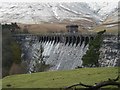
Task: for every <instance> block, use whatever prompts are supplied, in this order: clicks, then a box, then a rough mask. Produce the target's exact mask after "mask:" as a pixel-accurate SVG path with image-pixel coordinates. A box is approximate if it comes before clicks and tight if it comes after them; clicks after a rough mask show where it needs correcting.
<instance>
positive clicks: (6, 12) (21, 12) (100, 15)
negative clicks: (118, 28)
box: [0, 2, 118, 24]
mask: <svg viewBox="0 0 120 90" xmlns="http://www.w3.org/2000/svg"><path fill="white" fill-rule="evenodd" d="M117 4H118V3H117V2H112V3H111V2H99V3H98V2H91V3H86V2H71V3H62V2H61V3H25V2H23V3H22V2H17V3H15V2H14V3H13V2H11V3H9V2H1V3H0V23H10V22H18V23H29V24H31V23H41V22H51V23H52V22H62V21H65V20H69V21H75V20H82V21H86V22H90V23H91V22H92V23H96V24H99V23H101V22H103V21H105V20H106V19H107V17H109V18H110V16H112V18H115V17H117V13H113V12H116V10H117V9H118V5H117ZM112 14H115V15H112Z"/></svg>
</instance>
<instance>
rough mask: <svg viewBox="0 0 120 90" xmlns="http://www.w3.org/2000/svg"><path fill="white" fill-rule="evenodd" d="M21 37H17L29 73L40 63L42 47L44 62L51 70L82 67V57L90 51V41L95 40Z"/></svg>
mask: <svg viewBox="0 0 120 90" xmlns="http://www.w3.org/2000/svg"><path fill="white" fill-rule="evenodd" d="M21 37H22V36H21ZM21 37H20V38H18V37H17V38H18V40H17V41H19V42H20V44H21V48H22V58H23V62H24V63H27V71H29V72H30V71H33V69H34V66H35V65H36V64H37V63H38V62H37V60H38V58H39V56H40V52H39V51H40V46H42V48H43V53H42V56H43V57H44V58H43V60H44V61H45V63H46V64H49V65H51V67H50V68H49V70H51V71H52V70H69V69H75V68H77V67H78V66H79V67H81V66H82V56H83V55H84V54H85V53H86V51H87V49H88V43H89V39H93V37H92V38H88V37H83V36H76V37H75V36H66V37H63V36H59V37H55V36H50V37H45V36H41V37H38V36H37V38H36V37H32V36H24V37H22V38H21ZM36 62H37V63H36Z"/></svg>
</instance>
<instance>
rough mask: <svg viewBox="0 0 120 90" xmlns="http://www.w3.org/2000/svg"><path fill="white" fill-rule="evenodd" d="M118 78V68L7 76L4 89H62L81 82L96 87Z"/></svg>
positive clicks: (4, 80)
mask: <svg viewBox="0 0 120 90" xmlns="http://www.w3.org/2000/svg"><path fill="white" fill-rule="evenodd" d="M117 76H118V68H117V67H115V68H113V67H109V68H80V69H75V70H68V71H51V72H40V73H33V74H22V75H13V76H7V77H5V78H3V88H8V87H9V88H53V87H54V88H62V87H66V86H69V85H72V84H76V83H79V82H82V83H84V84H90V85H94V84H95V83H96V82H101V81H104V80H107V79H108V78H111V79H112V78H116V77H117ZM9 85H10V86H9Z"/></svg>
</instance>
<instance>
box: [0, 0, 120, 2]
mask: <svg viewBox="0 0 120 90" xmlns="http://www.w3.org/2000/svg"><path fill="white" fill-rule="evenodd" d="M118 1H120V0H0V2H118Z"/></svg>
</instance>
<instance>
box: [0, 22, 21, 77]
mask: <svg viewBox="0 0 120 90" xmlns="http://www.w3.org/2000/svg"><path fill="white" fill-rule="evenodd" d="M16 29H19V27H18V26H17V24H16V23H12V24H4V25H2V36H3V37H2V41H3V42H2V69H3V70H2V71H3V72H2V74H3V75H2V76H3V77H4V76H6V75H9V71H10V68H11V66H12V64H13V63H15V64H20V63H21V49H20V47H19V44H18V43H17V42H16V41H15V40H14V39H13V38H12V34H13V33H15V30H16Z"/></svg>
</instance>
